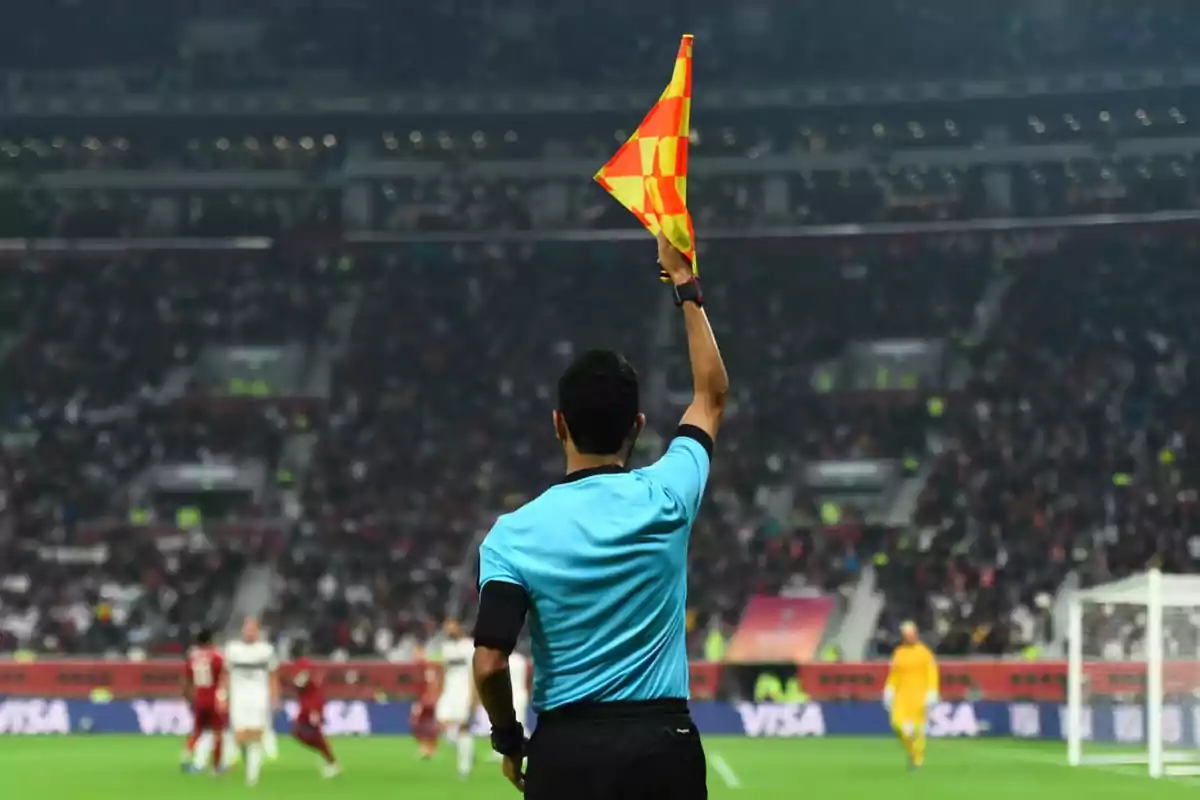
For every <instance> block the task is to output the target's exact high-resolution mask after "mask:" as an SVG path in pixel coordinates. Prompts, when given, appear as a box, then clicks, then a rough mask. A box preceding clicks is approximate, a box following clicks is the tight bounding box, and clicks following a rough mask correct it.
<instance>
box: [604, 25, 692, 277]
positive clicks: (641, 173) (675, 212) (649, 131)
mask: <svg viewBox="0 0 1200 800" xmlns="http://www.w3.org/2000/svg"><path fill="white" fill-rule="evenodd" d="M691 118H692V35H691V34H690V33H689V34H685V35H684V37H683V41H681V42H680V43H679V54H678V55H676V56H675V72H674V74H672V75H671V83H670V85H668V86H667V88H666V90H665V91H664V92H663V93H662V97H660V98H659V99H658V102H657V103H655V104H654V108H652V109H650V113H649V114H647V115H646V118H645V119H644V120H642V124H641V125H639V126H638V129H637V130H636V131H634V132H633V136H631V137H629V141H627V142H626V143H625V144H623V145H621V149H620V150H618V151H617V154H616V155H615V156H613V157H612V159H611V160H610V161H609V162H608V163H607V164H605V165H604V166H603V167H601V168H600V171H599V172H597V173H596V182H597V183H599V184H600V185H601V186H603V187H604V188H605V189H606V190H607V191H608V193H609V194H611V195H612V196H613V197H615V198H617V200H618V201H619V202H620V203H621V205H623V206H625V207H626V208H628V209H629V210H630V211H631V212H632V213H633V215H634V216H635V217H637V218H638V219H639V220H640V221H641V223H642V224H643V225H645V226H646V230H648V231H650V233H651V234H652V235H654V236H657V235H658V232H659V231H660V230H661V231H662V232H663V233H665V234H666V236H667V239H668V240H669V241H670V242H671V244H673V245H675V247H676V248H678V249H679V251H680V252H682V253H683V254H684V255H685V256H687V258H688V260H689V261H691V262H692V271H693V272H696V273H697V274H699V273H698V270H697V267H696V234H695V231H694V230H693V229H692V217H691V215H690V214H689V213H688V210H687V163H688V136H689V134H690V133H691ZM664 280H665V277H664Z"/></svg>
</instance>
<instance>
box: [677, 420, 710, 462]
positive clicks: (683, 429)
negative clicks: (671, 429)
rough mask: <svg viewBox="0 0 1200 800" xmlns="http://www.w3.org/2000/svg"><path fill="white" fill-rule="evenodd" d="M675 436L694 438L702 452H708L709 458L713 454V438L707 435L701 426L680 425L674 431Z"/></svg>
mask: <svg viewBox="0 0 1200 800" xmlns="http://www.w3.org/2000/svg"><path fill="white" fill-rule="evenodd" d="M675 436H676V438H678V437H680V436H682V437H683V438H685V439H695V440H696V441H697V442H699V443H700V446H701V447H703V448H704V452H706V453H708V457H709V459H710V460H711V459H712V455H713V438H712V437H711V436H709V435H708V431H706V430H704V429H703V428H697V427H696V426H695V425H680V426H679V428H678V430H676V431H675Z"/></svg>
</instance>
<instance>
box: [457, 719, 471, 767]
mask: <svg viewBox="0 0 1200 800" xmlns="http://www.w3.org/2000/svg"><path fill="white" fill-rule="evenodd" d="M474 766H475V737H474V736H472V735H471V731H469V730H465V731H463V732H461V733H460V734H459V735H458V774H459V775H469V774H470V773H471V768H472V767H474Z"/></svg>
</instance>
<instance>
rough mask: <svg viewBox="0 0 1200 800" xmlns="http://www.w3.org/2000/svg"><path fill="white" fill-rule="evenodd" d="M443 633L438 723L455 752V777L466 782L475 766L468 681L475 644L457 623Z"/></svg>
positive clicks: (471, 687) (473, 703)
mask: <svg viewBox="0 0 1200 800" xmlns="http://www.w3.org/2000/svg"><path fill="white" fill-rule="evenodd" d="M445 633H446V641H445V643H444V644H443V645H442V654H441V655H442V669H443V671H444V672H443V677H442V696H441V697H439V698H438V704H437V721H438V724H440V725H441V726H442V731H443V732H444V733H445V735H446V738H447V739H449V740H450V741H452V742H454V744H455V746H456V747H457V748H458V774H459V776H460V777H464V778H465V777H466V776H467V775H470V774H471V768H472V767H473V766H474V765H475V739H474V738H473V737H472V736H471V719H472V718H473V717H474V715H475V714H474V712H475V706H476V704H477V700H476V699H475V687H474V685H473V683H474V682H473V681H472V679H471V659H472V658H474V656H475V643H474V642H472V641H471V640H470V639H468V638H467V637H465V636H463V632H462V626H461V625H459V624H458V621H457V620H449V621H448V622H446V626H445Z"/></svg>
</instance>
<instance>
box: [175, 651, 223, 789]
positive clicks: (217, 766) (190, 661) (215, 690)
mask: <svg viewBox="0 0 1200 800" xmlns="http://www.w3.org/2000/svg"><path fill="white" fill-rule="evenodd" d="M224 674H225V658H224V656H222V655H221V651H220V650H218V649H217V648H216V647H214V646H213V636H212V632H211V631H208V630H202V631H200V633H199V634H197V636H196V644H195V645H194V646H193V647H192V648H191V649H190V650H188V654H187V661H186V662H185V663H184V678H183V681H184V682H183V692H184V697H186V698H187V700H188V702H189V703H190V704H191V706H192V719H193V723H192V735H191V736H189V737H188V739H187V745H186V746H185V748H184V751H183V759H184V760H183V767H184V769H185V770H187V771H189V772H201V771H203V770H204V768H205V767H206V766H208V764H209V758H210V757H211V758H212V767H213V770H214V771H220V770H221V745H222V742H223V739H224V732H225V698H224V697H222V696H221V694H222V693H221V690H220V686H221V678H222V676H223V675H224Z"/></svg>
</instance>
